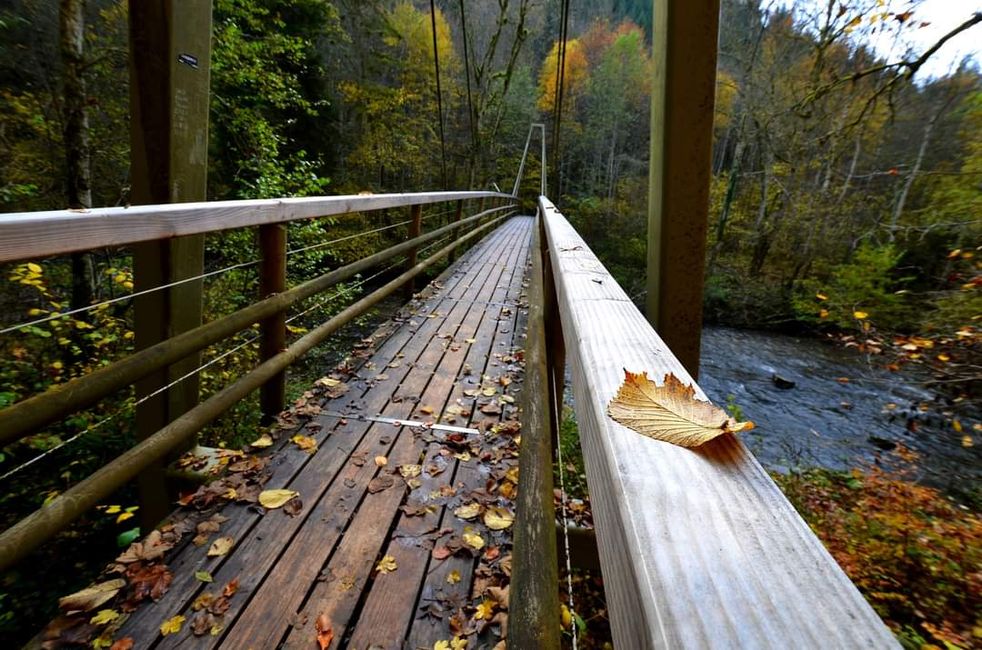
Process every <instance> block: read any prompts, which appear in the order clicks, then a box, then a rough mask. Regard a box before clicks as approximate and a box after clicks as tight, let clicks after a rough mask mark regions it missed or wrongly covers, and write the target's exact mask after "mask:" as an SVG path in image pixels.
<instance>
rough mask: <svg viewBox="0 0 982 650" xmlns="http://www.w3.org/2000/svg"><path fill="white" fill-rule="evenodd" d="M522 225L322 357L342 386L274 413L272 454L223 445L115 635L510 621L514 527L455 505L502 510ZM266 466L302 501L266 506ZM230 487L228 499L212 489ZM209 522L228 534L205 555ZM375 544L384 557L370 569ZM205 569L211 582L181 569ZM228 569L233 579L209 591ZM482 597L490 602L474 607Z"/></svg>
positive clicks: (427, 640)
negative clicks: (357, 347) (223, 466)
mask: <svg viewBox="0 0 982 650" xmlns="http://www.w3.org/2000/svg"><path fill="white" fill-rule="evenodd" d="M533 223H534V221H533V219H532V218H530V217H516V218H513V219H511V220H509V221H507V222H505V224H504V225H502V226H501V227H499V228H498V229H497V230H495V231H494V232H493V233H492V234H490V235H489V236H488V237H486V238H485V239H484V240H482V241H481V242H480V243H479V244H478V245H477V246H475V247H474V248H473V249H472V250H471V251H469V252H468V253H467V254H466V255H465V256H463V257H462V258H461V259H460V260H459V261H458V262H457V263H456V264H454V265H453V266H452V267H451V268H450V269H448V270H447V271H446V272H445V273H444V274H442V275H441V277H440V278H439V279H438V280H437V281H435V282H434V283H432V284H431V285H430V286H429V287H427V289H426V290H424V291H423V292H422V293H421V294H420V295H419V296H418V299H417V300H416V301H414V302H413V303H411V304H410V305H409V306H408V307H407V310H404V313H402V315H401V316H398V317H397V318H396V319H394V321H395V322H393V323H390V324H387V325H386V326H383V327H382V328H381V329H380V330H379V332H377V333H376V336H375V337H373V339H372V341H371V344H370V346H369V347H368V349H367V350H363V351H361V353H360V358H359V357H358V355H356V356H355V357H353V358H352V360H350V361H349V362H348V365H347V366H346V367H344V368H339V369H336V371H335V372H333V373H332V375H331V376H332V377H333V378H336V379H338V380H340V381H342V382H343V385H342V387H343V386H347V390H346V392H344V393H343V394H339V393H340V388H339V387H338V386H330V387H326V388H325V387H324V386H321V387H320V388H319V390H320V391H322V392H327V393H332V394H334V395H336V396H335V397H333V398H331V397H328V396H327V395H319V396H316V397H315V396H311V395H310V393H308V397H309V399H305V400H302V401H301V403H300V404H299V406H298V407H296V408H295V409H294V410H293V412H292V413H289V414H287V420H288V421H289V420H290V419H291V418H298V419H301V420H307V421H306V422H304V423H303V424H301V425H300V426H299V427H296V426H294V427H293V428H292V429H291V428H284V429H282V430H281V431H280V433H279V439H278V441H277V443H276V444H275V445H274V446H273V447H272V449H273V450H274V451H272V453H269V454H262V455H258V457H259V458H261V459H263V460H261V461H258V462H257V461H250V460H249V457H247V458H246V459H245V460H241V461H240V460H235V459H233V461H232V464H231V466H230V468H231V469H233V470H236V471H237V473H233V474H231V475H229V476H228V477H226V479H224V482H221V483H217V484H212V487H210V488H209V487H203V488H202V489H201V490H199V491H198V494H197V496H195V497H194V498H193V500H191V501H190V502H189V503H188V504H187V505H186V506H185V507H184V508H182V509H181V510H179V511H178V512H177V513H176V514H175V517H174V518H173V519H172V521H173V524H172V527H171V528H169V529H167V530H169V531H170V532H169V533H168V534H169V535H173V532H174V531H180V532H183V533H184V534H183V535H182V540H181V543H180V544H179V545H178V546H175V549H174V550H173V551H171V553H170V554H169V555H168V556H166V557H165V562H166V564H167V566H168V567H169V570H170V572H171V573H172V574H173V579H172V582H171V583H170V585H169V588H168V589H167V590H166V593H163V594H162V595H160V597H159V598H158V599H157V600H156V602H152V603H144V604H142V605H141V606H140V607H138V608H137V609H135V611H133V612H132V613H131V614H130V615H129V617H128V618H127V619H126V621H125V622H124V624H123V625H122V626H121V627H120V629H119V630H118V631H117V632H116V633H115V634H114V635H113V636H114V638H116V639H120V638H125V637H130V638H132V639H133V641H134V647H136V648H175V647H182V648H184V647H190V648H215V647H227V648H274V647H289V648H317V647H318V644H317V642H316V639H317V633H318V630H319V629H320V630H324V629H330V632H331V634H332V635H333V639H334V641H333V643H332V644H331V645H330V647H332V648H336V647H348V646H350V647H354V648H369V647H371V648H432V647H433V644H434V643H435V642H436V641H439V640H450V639H451V638H452V637H454V636H456V635H460V636H461V637H462V638H467V639H468V640H469V643H470V645H469V646H468V647H471V648H473V647H493V646H494V645H496V643H497V642H498V638H499V637H500V635H501V634H502V632H503V628H504V627H505V626H504V623H505V621H506V620H507V618H506V611H505V610H506V607H507V605H506V603H505V602H503V601H505V600H506V598H505V597H504V592H503V591H498V589H499V588H502V587H506V585H507V581H508V573H509V572H510V559H509V548H510V531H509V530H492V529H490V528H489V527H488V526H486V525H485V523H484V522H483V521H482V517H481V516H480V515H479V516H477V517H476V518H473V519H469V520H466V521H465V520H463V519H461V518H459V517H457V516H455V515H454V512H453V511H454V510H455V509H456V508H458V507H459V506H461V505H463V504H470V503H475V502H476V503H478V504H480V506H481V509H482V510H483V509H485V508H487V507H492V506H497V507H503V508H505V509H506V510H507V511H512V510H513V506H512V501H511V499H510V498H509V497H512V496H514V495H513V493H512V490H513V488H514V485H513V484H511V481H509V478H511V479H514V478H515V473H516V472H517V456H518V452H517V443H516V440H515V438H514V434H515V433H516V432H517V431H516V430H515V427H514V425H505V426H503V427H499V426H496V425H499V424H501V423H503V422H506V421H508V420H512V419H514V418H515V413H516V409H515V406H514V405H513V403H512V400H513V397H512V396H513V395H515V394H516V392H517V390H518V389H519V386H520V379H521V370H520V365H519V361H520V358H521V355H520V354H516V351H517V350H518V349H520V348H521V347H522V345H523V340H524V339H523V335H522V332H523V331H524V315H525V311H524V310H522V309H520V308H519V305H520V299H521V297H522V290H523V281H524V278H525V270H526V267H527V258H528V252H529V246H530V243H531V235H532V227H533ZM355 366H357V368H356V367H355ZM512 380H514V381H512ZM326 383H332V382H326ZM492 388H493V389H494V394H493V395H492V394H491V389H492ZM465 391H466V392H465ZM330 413H343V414H347V416H348V417H346V418H340V417H338V416H337V415H331V414H330ZM359 416H382V417H387V418H395V419H398V420H405V419H411V420H418V421H429V422H439V423H443V424H451V425H452V426H457V427H462V428H465V429H472V430H474V431H472V432H469V433H460V432H450V431H443V430H436V429H424V428H418V427H417V428H414V427H409V426H395V425H393V424H391V423H383V422H377V421H369V420H362V419H359ZM307 417H309V419H307ZM295 434H299V435H304V436H310V437H312V438H314V439H315V440H316V442H317V448H316V450H315V451H313V453H308V452H307V451H304V450H303V449H301V448H300V447H299V446H298V445H297V444H296V443H294V442H291V438H292V436H294V435H295ZM382 457H384V459H385V465H384V466H382V467H379V464H380V463H381V462H382V461H381V458H382ZM377 458H378V459H379V462H378V463H377V462H376V459H377ZM414 466H416V467H414ZM416 468H419V469H421V473H420V474H419V475H418V476H412V475H413V473H414V472H415V470H416ZM513 468H516V469H513ZM404 474H405V476H404ZM264 475H268V476H269V478H268V480H267V481H266V482H265V483H264V484H263V485H262V487H261V489H263V490H269V489H277V488H286V489H289V490H294V491H296V492H298V493H299V497H298V498H299V500H300V501H301V503H302V508H300V510H299V512H295V510H296V504H295V503H294V504H290V505H289V506H288V507H285V508H281V509H275V510H264V509H263V508H261V507H259V506H258V505H256V504H255V503H254V499H255V496H256V493H257V491H258V490H259V489H260V487H259V485H258V483H259V482H260V481H261V477H263V476H264ZM506 475H507V477H506ZM407 477H408V480H407ZM502 485H504V488H505V489H504V490H501V489H500V488H501V486H502ZM229 487H232V488H234V489H236V492H237V493H238V494H237V495H236V498H238V499H239V501H226V498H227V497H228V496H230V495H229V493H228V488H229ZM502 492H504V493H502ZM210 501H214V503H209V502H210ZM240 501H241V502H240ZM216 503H217V505H215V504H216ZM214 514H219V515H221V516H222V517H227V518H228V519H227V520H225V521H223V522H221V523H220V526H219V527H218V528H219V529H218V530H209V529H210V528H211V529H213V528H214V526H213V525H211V524H205V526H204V527H202V526H201V525H200V523H201V522H203V521H207V520H209V518H211V517H212V516H213V515H214ZM212 521H214V520H212ZM201 532H204V535H202V536H200V537H198V539H197V540H196V542H197V544H196V543H192V542H191V540H192V538H193V537H195V535H194V533H201ZM465 533H466V534H467V537H465ZM471 535H479V536H480V539H481V541H483V543H484V546H483V548H481V549H480V550H477V549H474V548H473V547H472V546H469V545H468V543H467V542H466V541H465V540H466V539H470V540H472V542H474V544H475V545H476V544H477V543H478V542H477V540H476V538H474V537H471ZM223 537H229V538H231V539H232V541H233V546H232V549H231V550H230V551H229V552H228V553H227V554H225V555H220V556H209V555H208V551H209V548H210V547H211V545H212V543H213V542H214V540H216V539H218V538H223ZM385 556H391V557H392V558H394V560H395V564H396V566H397V568H396V569H395V570H394V571H392V572H389V573H380V572H379V571H378V570H377V569H376V566H377V564H378V562H379V560H380V559H381V558H383V557H385ZM129 566H130V567H132V566H133V565H129ZM119 568H120V569H121V570H122V569H125V568H126V567H124V566H121V567H119ZM202 571H204V572H207V573H208V574H210V576H211V577H212V578H213V582H210V583H209V582H202V581H201V580H199V579H197V578H196V577H195V572H202ZM199 575H201V574H199ZM229 584H234V585H237V589H231V588H229V589H227V590H226V591H234V594H233V595H231V596H228V597H226V598H221V592H222V591H223V589H224V588H225V586H226V585H229ZM131 587H132V585H131ZM131 587H128V589H129V588H131ZM124 593H126V592H125V590H124ZM210 598H213V599H212V600H211V601H210V604H208V601H209V599H210ZM219 599H221V600H222V602H221V603H220V604H218V605H215V602H216V601H217V600H219ZM485 600H487V601H488V604H489V605H491V606H492V608H493V612H490V613H489V612H484V613H482V614H481V615H478V614H477V611H476V609H475V607H476V605H477V604H479V603H481V602H484V601H485ZM209 610H210V611H209ZM178 615H180V616H184V617H185V620H184V622H183V624H182V626H181V629H180V631H179V632H176V633H172V634H168V635H166V636H164V635H162V634H161V630H160V626H161V624H162V623H164V622H165V621H167V620H169V619H172V617H175V616H178Z"/></svg>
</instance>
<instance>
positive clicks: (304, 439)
mask: <svg viewBox="0 0 982 650" xmlns="http://www.w3.org/2000/svg"><path fill="white" fill-rule="evenodd" d="M290 440H291V441H292V442H293V444H295V445H296V446H297V447H300V448H301V449H303V450H304V451H305V452H307V453H308V454H312V453H314V452H315V451H317V440H315V439H314V438H312V437H311V436H304V435H301V434H299V433H298V434H297V435H295V436H293V437H292V438H290Z"/></svg>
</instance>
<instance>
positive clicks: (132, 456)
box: [0, 216, 505, 571]
mask: <svg viewBox="0 0 982 650" xmlns="http://www.w3.org/2000/svg"><path fill="white" fill-rule="evenodd" d="M503 219H505V216H500V217H497V218H495V219H492V220H490V221H488V222H487V223H484V224H481V225H479V226H477V227H475V228H474V229H473V230H471V231H470V232H469V233H467V234H466V235H464V236H462V237H460V238H459V239H457V240H455V241H453V242H451V243H450V244H448V245H447V246H445V247H444V248H442V249H441V250H439V251H437V252H436V253H434V254H433V255H431V256H430V257H427V258H426V259H424V260H422V261H420V262H419V263H417V264H416V265H415V266H413V267H412V268H411V269H409V270H407V271H405V272H404V273H402V274H400V275H399V276H398V277H397V278H395V279H393V280H390V281H389V282H387V283H386V284H385V285H383V286H382V287H380V288H379V289H376V290H375V291H374V292H372V293H371V294H369V295H367V296H365V297H363V298H362V299H360V300H359V301H357V302H356V303H354V304H352V305H351V306H349V307H347V308H346V309H344V310H343V311H341V312H340V313H338V314H337V315H335V316H333V317H332V318H331V319H330V320H328V321H326V322H325V323H322V324H321V325H319V326H318V327H317V328H315V329H313V330H311V331H310V332H309V333H307V334H306V335H304V336H303V337H302V338H301V339H299V340H298V341H296V342H295V343H293V344H292V345H290V346H289V347H288V348H287V349H286V350H284V351H282V352H280V353H279V354H277V355H276V356H274V357H272V358H270V359H269V360H267V361H265V362H263V363H262V364H260V365H259V366H257V367H256V368H255V369H254V370H252V371H251V372H249V373H247V374H245V375H243V376H242V377H240V378H239V379H238V380H236V381H235V382H234V383H233V384H231V385H230V386H227V387H225V388H223V389H222V390H220V391H219V392H217V393H215V394H214V395H212V396H211V397H209V398H208V399H206V400H205V401H204V402H202V403H201V404H199V405H198V406H196V407H194V408H193V409H191V410H190V411H188V412H186V413H184V414H183V415H181V416H180V417H179V418H177V419H176V420H174V421H173V422H171V423H170V424H169V425H167V426H166V427H164V428H163V429H160V430H159V431H157V432H156V433H154V434H153V435H151V436H150V437H149V438H146V439H145V440H143V441H141V442H140V443H138V444H136V445H135V446H134V447H132V448H131V449H129V450H127V451H125V452H124V453H122V454H121V455H119V456H117V457H116V458H115V459H114V460H112V461H110V462H109V463H107V464H106V465H104V466H103V467H102V468H100V469H99V470H97V471H96V472H95V473H93V474H92V475H90V476H89V477H88V478H85V479H83V480H82V481H80V482H79V483H77V484H76V485H74V486H72V487H71V488H69V489H68V490H66V491H65V492H63V493H62V494H60V495H58V496H57V497H55V498H54V499H53V500H52V501H51V502H49V503H48V504H47V505H45V506H44V507H42V508H40V509H38V510H36V511H34V512H33V513H31V514H30V515H28V516H27V517H25V518H24V519H21V520H20V521H19V522H17V523H16V524H14V525H13V526H11V527H10V528H8V529H7V530H5V531H4V532H3V533H0V571H3V570H6V569H7V568H9V567H10V566H12V565H13V564H15V563H16V562H17V561H19V560H21V559H22V558H24V557H25V556H26V555H28V554H29V553H30V552H31V551H32V550H34V549H35V548H37V547H38V546H39V545H40V544H42V543H43V542H44V541H46V540H47V539H49V538H50V537H51V536H53V535H54V534H56V533H57V532H58V531H60V530H62V529H63V528H64V527H65V526H67V525H68V524H70V523H71V522H72V521H73V520H75V519H76V518H77V517H78V516H80V515H81V514H83V513H84V512H86V511H87V510H89V509H90V508H91V507H92V506H94V505H96V504H97V503H99V502H100V501H101V500H102V499H105V498H106V497H107V496H109V495H110V494H112V493H113V491H115V490H117V489H119V487H121V486H122V485H124V484H125V483H127V482H128V481H130V480H132V479H133V478H134V477H136V475H137V474H139V473H140V472H141V471H142V470H143V469H144V468H146V467H147V466H148V465H150V464H151V463H154V462H156V461H158V460H159V459H161V458H163V457H164V456H165V455H166V454H168V453H169V452H171V451H172V450H173V449H175V448H176V447H177V446H178V445H180V444H182V443H183V442H184V441H185V440H187V438H188V437H190V436H191V435H194V434H195V433H197V432H198V431H200V430H201V429H202V428H203V427H205V426H206V425H208V424H209V423H210V422H212V421H213V420H215V419H216V418H217V417H219V416H220V415H221V414H222V413H224V412H225V411H227V410H228V409H229V408H231V407H232V406H233V405H234V404H236V403H237V402H238V401H240V400H241V399H242V398H244V397H245V396H247V395H248V394H249V393H251V392H252V391H254V390H256V389H258V388H259V387H260V386H262V385H263V384H264V383H266V382H267V381H268V380H269V379H270V378H272V377H273V376H275V375H276V374H278V373H280V372H282V371H283V370H284V369H286V368H287V367H288V366H289V365H290V364H291V363H293V362H294V361H296V360H297V359H299V358H300V357H301V356H303V355H304V354H306V353H307V352H308V351H310V350H311V349H312V348H314V347H315V346H317V345H318V344H319V343H320V342H321V341H323V340H324V339H326V338H327V337H328V336H330V335H331V334H332V333H334V332H335V331H337V330H338V329H339V328H340V327H342V326H343V325H345V324H346V323H348V322H350V321H351V320H353V319H355V318H357V317H358V316H361V315H362V314H363V313H365V312H366V311H368V310H369V309H371V308H372V307H373V306H374V305H375V304H377V303H378V302H380V301H381V300H383V299H384V298H386V297H387V296H389V295H390V294H392V293H394V292H395V291H397V290H399V289H401V288H402V287H403V286H404V285H405V283H406V282H408V281H409V280H411V279H412V278H414V277H416V276H417V275H419V274H420V273H422V272H423V271H424V270H426V268H427V267H429V266H430V265H432V264H433V263H435V262H436V261H437V260H438V259H440V258H442V257H444V256H446V255H448V254H449V253H450V251H451V250H453V249H454V248H456V247H458V246H460V245H461V244H463V243H465V242H467V241H469V240H471V239H473V238H474V237H477V236H478V235H480V234H481V233H482V232H484V231H485V230H487V229H488V228H490V227H491V226H493V225H494V224H496V223H498V222H500V221H502V220H503Z"/></svg>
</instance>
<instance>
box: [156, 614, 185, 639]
mask: <svg viewBox="0 0 982 650" xmlns="http://www.w3.org/2000/svg"><path fill="white" fill-rule="evenodd" d="M182 625H184V617H183V616H181V615H180V614H178V615H177V616H174V617H172V618H169V619H167V620H166V621H164V622H163V623H161V624H160V633H161V634H163V635H164V636H167V635H168V634H177V633H178V632H180V631H181V626H182Z"/></svg>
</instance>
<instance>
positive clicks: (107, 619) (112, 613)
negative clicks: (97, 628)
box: [89, 609, 119, 625]
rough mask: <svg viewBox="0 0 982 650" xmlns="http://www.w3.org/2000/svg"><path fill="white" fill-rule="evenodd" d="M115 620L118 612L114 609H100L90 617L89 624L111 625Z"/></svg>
mask: <svg viewBox="0 0 982 650" xmlns="http://www.w3.org/2000/svg"><path fill="white" fill-rule="evenodd" d="M117 618H119V612H117V611H116V610H114V609H100V610H99V613H98V614H96V615H95V616H93V617H92V620H90V621H89V623H92V625H105V624H106V623H112V622H113V621H115V620H116V619H117Z"/></svg>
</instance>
